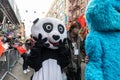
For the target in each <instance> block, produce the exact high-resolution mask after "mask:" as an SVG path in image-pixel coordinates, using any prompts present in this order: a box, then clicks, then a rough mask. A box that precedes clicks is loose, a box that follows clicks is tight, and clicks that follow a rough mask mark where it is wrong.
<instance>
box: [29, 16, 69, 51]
mask: <svg viewBox="0 0 120 80" xmlns="http://www.w3.org/2000/svg"><path fill="white" fill-rule="evenodd" d="M33 23H34V24H33V25H32V28H31V33H32V35H33V37H35V38H37V39H38V41H39V38H41V40H44V39H46V40H45V42H44V43H43V44H48V48H51V49H58V46H55V45H60V44H59V42H60V41H63V40H64V39H66V38H67V31H66V29H65V25H64V24H63V23H62V22H61V21H60V20H58V19H56V18H42V19H36V20H35V21H34V22H33Z"/></svg>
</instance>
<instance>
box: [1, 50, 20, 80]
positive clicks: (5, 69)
mask: <svg viewBox="0 0 120 80" xmlns="http://www.w3.org/2000/svg"><path fill="white" fill-rule="evenodd" d="M18 58H19V54H18V52H17V51H16V50H15V49H9V50H6V51H5V52H4V53H3V55H2V57H0V80H4V78H5V77H6V75H8V74H9V75H10V76H11V77H13V78H14V80H18V79H17V77H16V76H15V75H14V74H12V72H11V69H12V68H13V67H14V66H15V64H16V62H17V61H18Z"/></svg>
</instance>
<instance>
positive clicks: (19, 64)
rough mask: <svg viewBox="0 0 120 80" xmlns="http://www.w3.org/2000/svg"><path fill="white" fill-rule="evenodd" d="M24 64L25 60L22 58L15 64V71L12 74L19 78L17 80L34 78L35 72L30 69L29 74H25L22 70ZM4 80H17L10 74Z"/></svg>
mask: <svg viewBox="0 0 120 80" xmlns="http://www.w3.org/2000/svg"><path fill="white" fill-rule="evenodd" d="M22 62H23V60H22V58H20V59H19V60H18V62H17V63H16V64H15V66H14V67H13V69H12V70H11V72H12V74H13V75H14V76H15V77H17V80H30V77H31V76H32V74H33V72H34V70H33V69H31V68H29V69H30V72H28V73H27V74H24V73H23V70H22V64H23V63H22ZM4 80H15V79H14V78H13V77H12V76H11V75H9V74H8V75H7V76H6V77H5V79H4Z"/></svg>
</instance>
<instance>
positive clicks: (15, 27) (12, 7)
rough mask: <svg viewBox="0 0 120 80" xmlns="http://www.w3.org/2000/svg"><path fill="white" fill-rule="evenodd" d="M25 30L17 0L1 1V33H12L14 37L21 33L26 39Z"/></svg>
mask: <svg viewBox="0 0 120 80" xmlns="http://www.w3.org/2000/svg"><path fill="white" fill-rule="evenodd" d="M23 28H24V27H23V25H22V23H21V17H20V14H19V9H18V7H17V4H16V2H15V0H0V31H1V32H2V31H4V32H5V33H9V32H12V33H14V37H16V36H18V34H19V33H20V34H21V37H22V36H23V37H24V35H25V34H24V29H25V28H24V29H23ZM0 34H1V33H0Z"/></svg>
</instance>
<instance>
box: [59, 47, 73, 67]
mask: <svg viewBox="0 0 120 80" xmlns="http://www.w3.org/2000/svg"><path fill="white" fill-rule="evenodd" d="M59 50H60V55H59V56H60V60H59V61H60V66H61V68H64V67H66V66H67V65H69V64H70V56H71V51H70V48H69V47H67V46H66V45H65V46H64V47H62V48H60V49H59Z"/></svg>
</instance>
